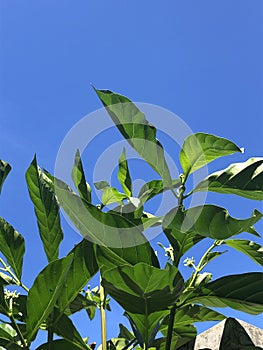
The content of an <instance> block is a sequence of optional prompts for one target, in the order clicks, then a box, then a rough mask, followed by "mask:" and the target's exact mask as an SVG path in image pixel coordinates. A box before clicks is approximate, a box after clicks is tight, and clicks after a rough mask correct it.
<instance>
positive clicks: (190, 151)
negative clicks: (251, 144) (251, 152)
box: [180, 132, 242, 177]
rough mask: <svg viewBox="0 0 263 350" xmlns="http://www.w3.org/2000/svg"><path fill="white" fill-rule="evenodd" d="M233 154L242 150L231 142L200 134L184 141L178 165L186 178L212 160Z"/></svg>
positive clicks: (190, 136)
mask: <svg viewBox="0 0 263 350" xmlns="http://www.w3.org/2000/svg"><path fill="white" fill-rule="evenodd" d="M235 152H242V150H241V149H240V148H239V147H238V146H237V145H235V144H234V143H233V142H231V141H229V140H227V139H224V138H222V137H218V136H215V135H210V134H205V133H201V132H200V133H197V134H192V135H189V136H188V137H187V138H186V139H185V141H184V144H183V146H182V149H181V153H180V163H181V165H182V168H183V171H184V175H185V177H187V176H188V175H189V174H190V173H192V172H194V171H196V170H198V169H200V168H202V167H203V166H204V165H206V164H208V163H210V162H212V161H213V160H215V159H217V158H220V157H223V156H227V155H230V154H233V153H235Z"/></svg>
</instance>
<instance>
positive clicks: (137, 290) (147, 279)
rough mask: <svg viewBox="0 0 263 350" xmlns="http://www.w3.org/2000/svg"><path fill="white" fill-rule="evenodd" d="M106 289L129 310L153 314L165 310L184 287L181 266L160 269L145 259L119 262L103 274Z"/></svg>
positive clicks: (103, 283)
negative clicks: (142, 260) (130, 262)
mask: <svg viewBox="0 0 263 350" xmlns="http://www.w3.org/2000/svg"><path fill="white" fill-rule="evenodd" d="M102 277H103V280H102V285H103V286H104V287H105V289H106V291H107V292H108V293H109V294H110V295H111V296H112V297H113V298H114V299H115V300H116V301H117V302H118V303H119V304H120V305H121V306H122V307H123V308H124V309H125V310H126V311H127V312H131V313H135V314H145V313H147V314H150V313H153V312H157V311H163V310H166V309H167V308H168V307H169V306H171V305H172V304H173V303H174V302H175V301H176V299H177V298H178V295H179V294H180V292H181V290H182V288H183V285H184V283H183V279H182V276H181V275H180V273H179V272H178V269H177V268H176V267H174V266H171V265H169V267H168V268H167V269H166V270H160V269H158V268H156V267H153V266H149V265H147V264H145V263H138V264H136V265H134V266H128V265H124V266H119V267H116V268H113V269H111V270H107V271H106V272H105V273H103V275H102Z"/></svg>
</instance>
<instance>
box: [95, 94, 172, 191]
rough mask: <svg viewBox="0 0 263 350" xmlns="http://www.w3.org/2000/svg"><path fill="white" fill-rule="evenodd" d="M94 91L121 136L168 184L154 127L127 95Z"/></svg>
mask: <svg viewBox="0 0 263 350" xmlns="http://www.w3.org/2000/svg"><path fill="white" fill-rule="evenodd" d="M95 91H96V93H97V95H98V97H99V98H100V100H101V102H102V103H103V105H104V107H105V108H106V110H107V112H108V113H109V115H110V117H111V118H112V120H113V122H114V123H115V124H116V126H117V128H118V129H119V131H120V132H121V134H122V135H123V137H125V139H126V140H127V141H128V142H129V144H130V145H131V146H132V147H133V148H134V149H135V150H136V151H137V152H138V153H139V155H140V156H141V157H142V158H143V159H144V160H146V162H147V163H148V164H149V165H150V166H151V167H152V168H153V169H154V170H155V171H156V172H157V173H158V174H159V175H160V176H161V177H162V179H163V180H164V183H165V186H167V185H170V184H171V175H170V172H169V169H168V165H167V163H166V160H165V158H164V151H163V147H162V145H161V143H160V142H159V141H158V140H157V138H156V128H155V127H154V126H153V125H152V124H150V123H149V122H148V121H147V120H146V118H145V116H144V114H143V113H142V112H141V111H140V110H139V109H138V108H137V107H136V105H135V104H133V103H132V102H131V101H130V100H129V99H128V98H127V97H124V96H121V95H118V94H115V93H113V92H111V91H109V90H97V89H95Z"/></svg>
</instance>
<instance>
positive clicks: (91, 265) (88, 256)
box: [58, 239, 99, 313]
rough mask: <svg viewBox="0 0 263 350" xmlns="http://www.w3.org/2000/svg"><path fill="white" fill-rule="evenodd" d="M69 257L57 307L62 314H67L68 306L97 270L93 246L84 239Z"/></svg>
mask: <svg viewBox="0 0 263 350" xmlns="http://www.w3.org/2000/svg"><path fill="white" fill-rule="evenodd" d="M69 256H72V257H73V260H72V264H71V266H70V268H69V270H68V272H67V275H66V277H65V281H64V287H63V289H62V290H61V292H60V296H59V300H58V306H59V309H60V311H61V312H62V313H63V312H65V313H68V312H69V307H70V304H71V303H72V302H73V301H74V300H75V299H76V297H77V296H78V294H79V291H80V290H81V289H83V288H84V286H85V285H86V284H87V283H88V281H89V280H90V279H91V278H92V277H93V276H94V275H95V274H96V273H97V272H98V270H99V267H98V264H97V260H96V256H95V250H94V245H93V243H91V242H90V241H88V240H86V239H83V240H82V241H81V242H80V243H79V244H77V245H76V246H75V247H74V248H73V249H72V250H71V251H70V253H69Z"/></svg>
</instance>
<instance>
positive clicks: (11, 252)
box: [0, 218, 25, 279]
mask: <svg viewBox="0 0 263 350" xmlns="http://www.w3.org/2000/svg"><path fill="white" fill-rule="evenodd" d="M0 251H1V253H2V254H3V255H4V256H5V258H6V260H7V262H8V264H9V265H10V266H11V267H12V269H13V270H14V272H15V274H16V276H17V277H18V278H19V279H20V278H21V274H22V265H23V257H24V253H25V241H24V238H23V237H22V235H21V234H20V233H18V232H17V231H16V230H15V229H14V228H13V226H11V225H10V224H9V223H8V222H6V221H5V220H4V219H2V218H0Z"/></svg>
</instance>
